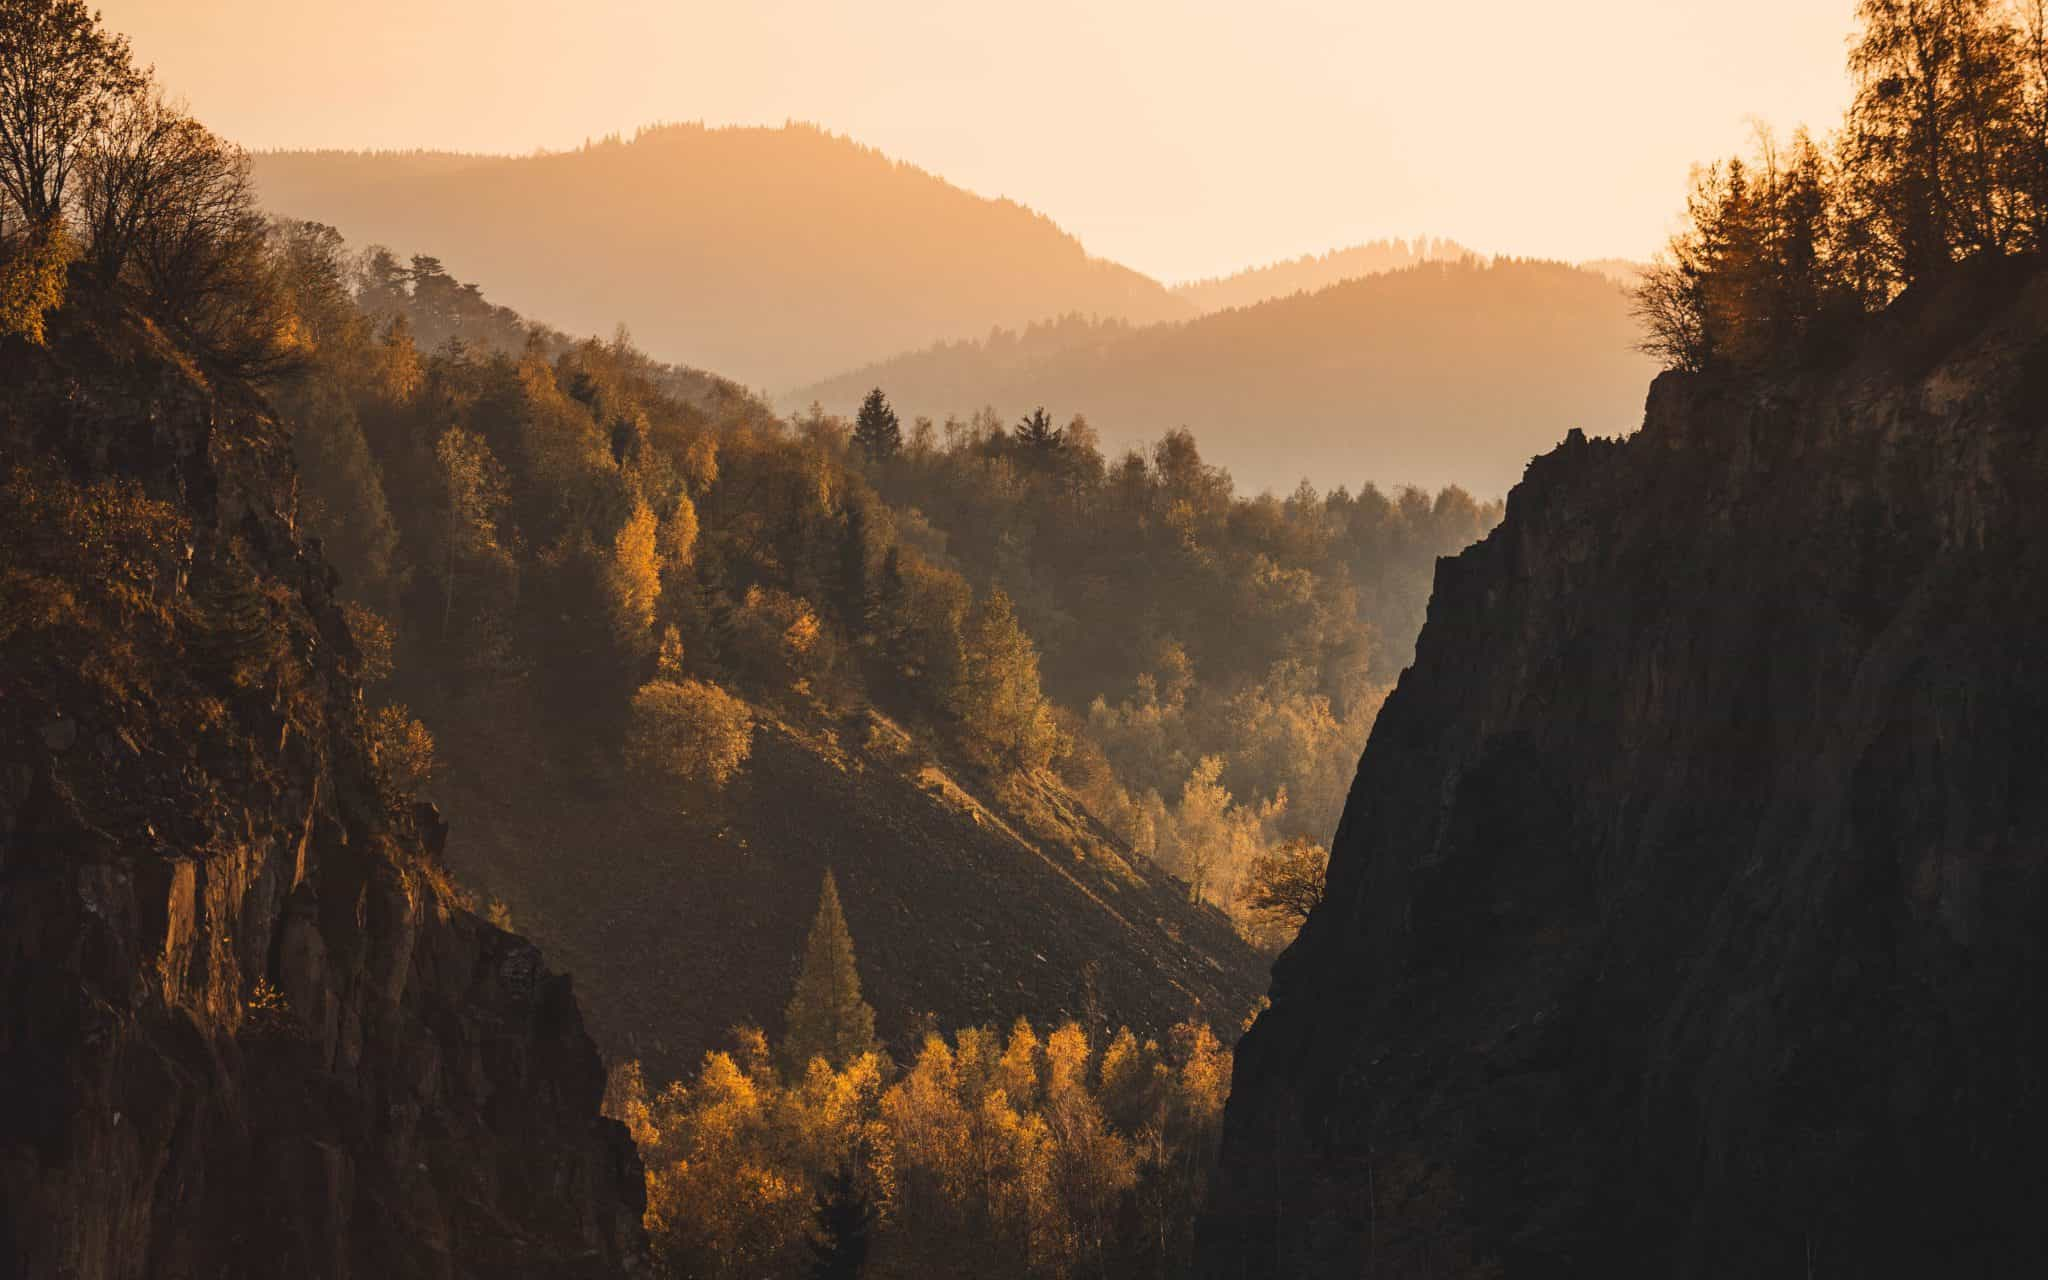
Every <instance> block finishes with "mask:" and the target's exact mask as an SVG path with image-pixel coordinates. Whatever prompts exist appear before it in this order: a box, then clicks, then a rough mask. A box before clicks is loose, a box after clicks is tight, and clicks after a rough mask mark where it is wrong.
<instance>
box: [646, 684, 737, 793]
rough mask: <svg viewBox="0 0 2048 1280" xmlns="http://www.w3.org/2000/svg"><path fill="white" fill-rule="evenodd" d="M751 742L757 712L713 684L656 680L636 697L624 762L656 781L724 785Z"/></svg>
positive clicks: (710, 785)
mask: <svg viewBox="0 0 2048 1280" xmlns="http://www.w3.org/2000/svg"><path fill="white" fill-rule="evenodd" d="M753 746H754V716H753V713H752V712H751V711H749V710H748V709H747V704H746V703H744V702H742V701H740V700H739V699H738V698H735V697H733V696H732V695H731V694H729V693H727V692H726V691H725V690H723V689H721V688H719V687H718V686H717V685H715V684H707V683H705V682H704V681H701V680H674V681H671V680H654V681H650V682H649V683H647V684H644V685H641V686H640V691H639V692H638V693H636V694H634V695H633V711H632V721H631V723H630V725H629V726H628V728H627V730H626V760H627V763H628V764H629V765H631V766H632V767H633V768H634V769H635V770H636V771H637V772H639V773H641V774H642V775H643V776H646V777H649V778H650V779H652V780H655V781H668V782H680V783H685V784H701V785H706V786H709V787H711V788H712V789H714V790H715V789H718V788H721V787H723V786H725V784H726V783H727V782H730V781H731V780H732V777H733V775H734V774H736V773H738V772H739V769H740V766H741V765H743V764H745V763H746V762H747V756H748V755H749V754H750V753H751V752H752V751H753Z"/></svg>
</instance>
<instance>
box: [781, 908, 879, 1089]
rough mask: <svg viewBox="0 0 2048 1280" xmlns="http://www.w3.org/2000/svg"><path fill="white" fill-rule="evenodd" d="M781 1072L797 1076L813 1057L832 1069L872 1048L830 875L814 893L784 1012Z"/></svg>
mask: <svg viewBox="0 0 2048 1280" xmlns="http://www.w3.org/2000/svg"><path fill="white" fill-rule="evenodd" d="M784 1022H785V1026H784V1028H783V1037H782V1058H783V1069H784V1070H785V1071H787V1072H788V1073H789V1075H790V1077H791V1078H792V1079H794V1078H798V1077H800V1076H802V1074H803V1071H804V1068H805V1067H806V1066H807V1065H809V1063H810V1061H811V1059H812V1058H823V1059H825V1060H826V1061H827V1062H829V1063H831V1064H832V1066H833V1067H834V1068H835V1069H836V1068H842V1067H844V1066H845V1065H846V1064H847V1063H848V1062H850V1061H852V1060H853V1059H854V1058H857V1057H859V1056H860V1055H861V1054H863V1053H867V1052H869V1051H870V1050H872V1049H873V1048H874V1047H875V1011H874V1010H873V1009H871V1008H869V1007H868V1004H867V1002H866V1001H865V1000H862V999H861V998H860V971H859V969H858V968H857V967H856V965H855V963H854V958H853V935H852V934H850V933H848V932H847V929H846V917H845V915H844V914H842V913H841V911H840V909H839V885H838V884H837V882H835V881H834V880H833V878H832V873H831V872H830V871H827V872H826V873H825V884H824V887H823V888H822V889H820V890H819V892H818V914H817V917H816V918H815V919H814V920H812V921H811V936H810V939H809V940H808V941H807V942H806V943H805V944H804V967H803V970H802V972H800V973H798V974H797V979H796V990H795V992H794V993H792V994H791V996H790V998H789V1008H788V1009H787V1010H786V1011H785V1013H784Z"/></svg>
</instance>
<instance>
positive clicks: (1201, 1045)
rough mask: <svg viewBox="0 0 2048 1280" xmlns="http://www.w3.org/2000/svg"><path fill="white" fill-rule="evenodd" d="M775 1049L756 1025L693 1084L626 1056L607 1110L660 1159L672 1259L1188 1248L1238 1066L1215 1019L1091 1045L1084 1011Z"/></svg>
mask: <svg viewBox="0 0 2048 1280" xmlns="http://www.w3.org/2000/svg"><path fill="white" fill-rule="evenodd" d="M771 1064H772V1056H771V1055H770V1053H769V1052H768V1048H767V1045H766V1042H765V1040H764V1039H763V1037H762V1036H761V1034H760V1033H759V1032H758V1031H753V1030H747V1031H743V1032H741V1033H740V1035H739V1044H738V1045H737V1046H736V1050H735V1051H734V1052H714V1053H711V1054H708V1055H706V1057H705V1060H704V1065H703V1067H702V1068H701V1069H700V1070H699V1072H698V1074H697V1077H696V1079H695V1080H693V1081H690V1082H687V1083H685V1082H677V1083H673V1084H670V1085H668V1086H666V1087H664V1088H662V1089H660V1090H658V1091H657V1090H653V1089H651V1088H650V1086H649V1085H648V1084H647V1082H646V1081H645V1079H644V1078H643V1077H642V1075H641V1072H640V1068H639V1066H638V1064H637V1063H631V1062H628V1063H622V1064H619V1065H617V1066H615V1067H614V1068H613V1071H612V1073H611V1078H610V1083H609V1087H608V1089H607V1091H606V1100H605V1112H606V1114H607V1115H610V1116H612V1117H613V1118H615V1119H617V1120H619V1121H621V1122H622V1123H624V1124H625V1125H626V1127H627V1129H628V1130H629V1131H630V1132H631V1133H632V1135H633V1138H634V1141H635V1142H636V1143H637V1144H638V1145H639V1147H640V1151H641V1156H642V1158H643V1160H644V1161H645V1163H646V1166H647V1186H648V1207H647V1220H646V1221H647V1228H648V1232H649V1236H650V1240H651V1243H652V1245H653V1249H654V1253H655V1257H656V1261H657V1265H658V1267H659V1268H660V1269H661V1270H662V1272H663V1273H664V1274H667V1275H674V1276H703V1277H741V1276H745V1277H778V1276H792V1277H794V1276H803V1275H809V1274H813V1271H812V1268H814V1267H817V1268H820V1269H822V1268H823V1267H825V1266H827V1265H832V1264H836V1265H840V1266H858V1267H860V1274H862V1275H865V1276H874V1277H892V1278H893V1277H904V1278H908V1277H922V1276H935V1275H972V1276H986V1277H1013V1276H1014V1277H1087V1276H1100V1277H1110V1276H1127V1275H1153V1274H1161V1273H1162V1270H1163V1272H1164V1273H1165V1274H1177V1273H1178V1272H1179V1271H1180V1270H1182V1269H1183V1268H1184V1267H1185V1266H1186V1264H1187V1262H1188V1261H1189V1259H1190V1258H1191V1256H1192V1248H1193V1224H1194V1215H1195V1213H1196V1211H1197V1209H1198V1208H1199V1205H1200V1203H1201V1198H1202V1194H1203V1191H1204V1187H1205V1179H1206V1175H1207V1170H1208V1168H1209V1166H1210V1163H1211V1162H1212V1160H1213V1158H1214V1146H1215V1142H1216V1137H1217V1132H1218V1126H1219V1123H1220V1120H1221V1116H1222V1109H1223V1100H1224V1095H1225V1092H1226V1091H1227V1089H1228V1086H1229V1075H1230V1055H1229V1054H1228V1052H1227V1051H1225V1050H1224V1049H1223V1048H1222V1046H1221V1045H1220V1044H1219V1043H1218V1042H1217V1040H1216V1038H1215V1036H1214V1034H1213V1033H1211V1032H1210V1031H1209V1029H1208V1027H1207V1026H1206V1025H1204V1024H1201V1023H1198V1022H1192V1021H1191V1022H1188V1023H1184V1024H1182V1025H1180V1026H1177V1027H1175V1028H1174V1029H1173V1032H1172V1034H1171V1035H1170V1036H1169V1037H1168V1038H1167V1042H1166V1044H1165V1045H1164V1046H1163V1047H1162V1046H1161V1045H1160V1044H1159V1043H1157V1042H1155V1041H1151V1040H1145V1039H1141V1038H1140V1037H1139V1036H1138V1035H1137V1034H1136V1033H1134V1032H1132V1031H1131V1030H1129V1029H1128V1028H1125V1029H1122V1030H1119V1031H1118V1032H1117V1033H1116V1034H1115V1035H1114V1036H1112V1037H1111V1038H1110V1039H1109V1042H1108V1044H1107V1046H1106V1047H1104V1048H1101V1049H1100V1050H1098V1047H1097V1046H1096V1045H1095V1044H1094V1043H1093V1042H1091V1040H1090V1038H1089V1036H1088V1034H1087V1033H1086V1032H1085V1031H1084V1030H1083V1029H1082V1028H1081V1027H1080V1026H1079V1025H1078V1024H1076V1023H1072V1022H1068V1023H1066V1024H1063V1025H1061V1026H1058V1027H1054V1028H1051V1029H1049V1030H1046V1031H1043V1032H1041V1031H1040V1030H1039V1029H1037V1028H1034V1027H1032V1026H1031V1025H1030V1024H1028V1023H1026V1022H1023V1021H1021V1020H1020V1021H1019V1022H1018V1023H1017V1024H1016V1025H1015V1026H1014V1027H1013V1028H1012V1029H1011V1030H1010V1032H1009V1034H1008V1035H1007V1036H1004V1035H1002V1034H1000V1033H998V1032H997V1031H995V1030H994V1029H991V1028H967V1029H964V1030H962V1031H960V1032H959V1033H958V1034H957V1035H955V1036H953V1037H952V1038H950V1039H949V1038H948V1037H946V1036H944V1035H940V1034H937V1033H933V1034H931V1035H929V1036H927V1037H926V1039H925V1041H924V1043H923V1045H922V1046H921V1047H920V1048H919V1051H918V1054H917V1057H916V1060H915V1062H914V1063H913V1064H911V1065H910V1066H909V1067H908V1069H907V1070H902V1071H900V1072H899V1071H898V1069H896V1068H895V1067H894V1066H893V1065H892V1064H891V1063H890V1062H889V1061H888V1060H887V1059H886V1058H884V1057H881V1056H879V1055H877V1054H875V1053H863V1054H859V1055H857V1056H855V1057H853V1058H852V1059H850V1060H848V1061H847V1063H846V1065H845V1066H844V1067H843V1068H842V1069H839V1070H834V1069H833V1067H832V1066H831V1065H830V1064H829V1063H827V1062H826V1061H825V1060H824V1059H823V1058H821V1057H813V1058H811V1059H810V1061H809V1063H808V1064H807V1066H806V1067H805V1068H804V1069H803V1070H802V1071H801V1072H797V1073H795V1074H794V1075H783V1074H779V1073H778V1072H777V1071H776V1070H775V1069H774V1067H773V1066H772V1065H771ZM891 1077H895V1078H894V1079H893V1080H892V1079H891ZM849 1199H850V1200H851V1201H852V1202H853V1203H854V1208H853V1210H852V1211H851V1212H847V1211H844V1209H843V1205H844V1202H846V1201H847V1200H849ZM849 1224H853V1225H851V1226H849ZM846 1273H848V1272H840V1273H839V1274H846Z"/></svg>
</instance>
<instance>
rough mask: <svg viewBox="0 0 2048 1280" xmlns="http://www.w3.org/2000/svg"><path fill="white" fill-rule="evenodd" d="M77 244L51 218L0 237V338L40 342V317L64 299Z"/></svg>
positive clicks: (55, 307)
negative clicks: (67, 270)
mask: <svg viewBox="0 0 2048 1280" xmlns="http://www.w3.org/2000/svg"><path fill="white" fill-rule="evenodd" d="M77 256H78V248H77V245H76V244H75V243H74V242H73V241H72V239H71V236H70V235H69V234H68V233H67V232H66V231H65V230H64V227H63V225H62V224H61V223H59V222H56V221H54V220H52V221H50V222H47V223H44V224H41V225H39V226H36V227H32V228H30V229H29V230H28V231H26V232H23V233H22V234H20V235H16V236H10V237H8V238H7V239H6V240H4V241H0V338H9V337H22V338H26V339H28V340H29V341H30V342H33V343H35V344H36V345H38V346H41V345H42V342H43V337H44V332H43V321H44V318H45V317H46V316H47V315H48V314H49V313H50V312H52V311H54V310H56V309H57V308H58V307H60V306H62V305H63V303H64V286H65V281H66V269H67V268H68V267H69V266H70V265H71V262H72V260H73V259H74V258H76V257H77Z"/></svg>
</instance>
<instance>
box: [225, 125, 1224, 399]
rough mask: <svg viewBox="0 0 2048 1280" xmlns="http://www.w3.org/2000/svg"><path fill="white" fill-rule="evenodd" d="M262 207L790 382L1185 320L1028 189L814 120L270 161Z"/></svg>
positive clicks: (672, 352)
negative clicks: (1001, 184)
mask: <svg viewBox="0 0 2048 1280" xmlns="http://www.w3.org/2000/svg"><path fill="white" fill-rule="evenodd" d="M254 168H255V178H256V183H257V187H258V190H259V193H260V195H261V197H262V200H263V202H264V204H265V205H266V206H267V207H269V208H270V209H272V210H274V211H275V212H278V213H281V214H287V215H291V216H294V217H303V218H312V219H315V220H318V221H321V222H326V223H331V224H333V225H334V226H336V227H338V228H339V229H340V230H341V231H342V233H343V234H344V235H346V236H347V237H348V238H349V240H351V241H352V242H354V243H357V244H373V243H375V244H385V245H388V246H390V247H391V248H392V249H394V250H396V251H397V252H399V253H400V254H407V253H411V252H414V251H416V250H418V249H419V248H420V247H422V246H428V245H432V246H436V247H437V248H438V250H439V251H440V252H443V253H445V255H446V264H447V267H448V269H449V270H450V271H451V272H453V273H454V274H456V275H458V276H461V277H462V278H465V279H474V280H479V281H481V282H483V283H484V285H485V286H486V287H487V288H488V289H489V291H490V293H491V294H492V296H493V297H495V298H498V299H500V300H502V301H503V302H505V303H507V304H509V305H511V306H512V307H514V308H516V309H518V310H520V311H522V312H524V313H526V314H528V315H543V316H547V317H548V318H549V320H550V321H551V322H552V323H554V324H557V325H560V326H561V327H563V328H564V329H567V330H569V331H570V332H572V333H605V334H609V333H610V332H611V331H612V330H613V328H614V326H616V325H617V324H619V323H621V322H623V323H624V324H626V325H627V326H628V327H629V328H630V329H631V330H632V331H633V334H634V337H635V340H636V341H637V343H638V344H639V345H641V346H643V347H645V348H646V349H647V350H649V351H650V352H652V353H654V354H655V355H657V356H660V357H661V358H663V359H666V360H671V361H677V362H681V363H685V364H689V365H693V366H696V367H699V368H712V369H717V370H719V371H721V372H722V373H725V374H727V375H728V376H731V377H734V378H737V379H739V380H741V381H742V382H745V383H746V384H748V385H750V386H756V387H786V386H792V385H795V384H797V383H800V382H804V381H808V380H812V379H816V378H820V377H825V376H828V375H830V374H831V373H833V372H835V371H838V370H842V369H847V368H851V367H854V366H857V365H860V364H864V363H867V362H869V361H873V360H879V359H882V358H885V357H887V356H889V355H892V354H894V353H895V352H898V351H902V350H905V349H908V348H911V347H915V346H921V345H923V344H926V343H929V342H932V341H934V340H937V339H951V338H964V337H969V336H979V335H981V334H984V333H986V332H988V330H989V329H990V328H991V327H994V326H1001V325H1009V326H1015V325H1023V324H1028V323H1030V322H1032V321H1035V320H1039V319H1042V318H1044V317H1046V316H1052V315H1060V314H1064V313H1067V312H1079V313H1082V314H1086V315H1099V316H1105V317H1119V318H1122V319H1126V320H1129V321H1132V322H1134V323H1149V322H1152V321H1157V320H1166V319H1176V318H1182V317H1186V316H1188V315H1191V314H1193V311H1194V308H1193V305H1192V304H1190V303H1188V302H1187V301H1185V300H1184V299H1181V298H1179V297H1176V296H1175V295H1174V294H1173V293H1171V292H1169V291H1168V290H1167V289H1166V288H1165V286H1163V285H1161V284H1160V283H1159V282H1157V281H1155V280H1152V279H1151V278H1149V277H1147V276H1144V275H1142V274H1140V273H1138V272H1136V271H1132V270H1130V269H1128V268H1126V267H1122V266H1119V265H1117V264H1115V263H1112V262H1108V261H1105V260H1102V259H1099V258H1093V257H1090V256H1089V255H1088V253H1087V251H1086V250H1085V249H1084V248H1083V247H1082V245H1081V243H1080V241H1079V240H1077V239H1075V238H1074V237H1073V236H1071V235H1069V234H1068V233H1066V232H1065V231H1063V230H1061V229H1060V228H1059V227H1058V226H1057V225H1056V224H1055V223H1053V221H1052V220H1051V219H1049V218H1047V217H1045V216H1044V215H1043V214H1039V213H1035V212H1033V211H1032V210H1030V209H1028V208H1026V207H1025V206H1023V205H1021V204H1018V203H1016V202H1015V201H1011V200H1006V199H989V198H986V197H983V196H979V195H976V194H974V193H972V192H969V191H966V190H963V189H961V188H959V187H956V186H953V185H951V184H950V183H947V182H945V181H944V180H942V179H940V178H938V177H936V176H934V175H932V174H930V173H927V172H925V171H924V170H922V169H919V168H917V167H915V166H913V165H910V164H906V163H903V162H900V161H896V160H892V159H890V158H889V157H887V156H885V155H884V154H882V153H881V152H880V151H877V150H875V149H873V148H871V147H866V146H862V145H861V144H859V143H857V142H854V141H852V140H851V139H848V138H845V137H842V136H839V135H835V134H831V133H828V132H826V131H824V130H822V129H819V128H815V127H813V126H810V125H799V124H792V125H785V126H783V127H781V128H772V129H770V128H707V127H705V126H703V125H695V124H685V125H666V126H661V127H658V128H652V129H647V130H643V131H642V132H640V133H639V134H638V135H636V136H634V137H633V138H632V139H631V140H618V139H608V140H605V141H602V142H598V143H594V144H591V145H589V146H586V147H583V148H579V149H577V150H575V151H569V152H560V153H543V154H536V155H531V156H523V157H516V158H515V157H502V156H465V155H453V154H447V153H436V152H364V153H350V152H333V151H324V152H323V151H304V152H272V153H267V154H260V155H258V156H256V157H255V160H254Z"/></svg>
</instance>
